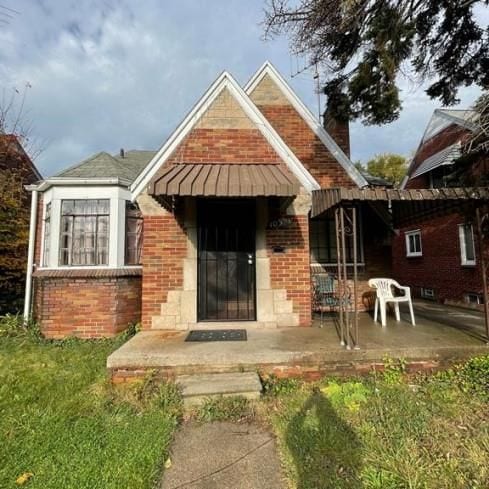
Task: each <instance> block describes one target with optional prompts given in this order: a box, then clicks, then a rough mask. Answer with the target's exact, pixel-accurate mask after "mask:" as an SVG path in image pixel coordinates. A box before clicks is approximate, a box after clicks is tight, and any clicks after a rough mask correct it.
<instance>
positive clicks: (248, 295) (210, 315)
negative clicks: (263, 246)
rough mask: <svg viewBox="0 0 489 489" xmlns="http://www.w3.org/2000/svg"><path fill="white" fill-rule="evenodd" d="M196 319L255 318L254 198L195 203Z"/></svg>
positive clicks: (227, 319)
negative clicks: (196, 244)
mask: <svg viewBox="0 0 489 489" xmlns="http://www.w3.org/2000/svg"><path fill="white" fill-rule="evenodd" d="M198 226H199V236H198V249H199V255H198V256H199V262H198V317H199V321H254V320H255V319H256V299H255V298H256V295H255V202H254V201H252V200H249V201H248V200H232V199H229V200H201V201H199V204H198Z"/></svg>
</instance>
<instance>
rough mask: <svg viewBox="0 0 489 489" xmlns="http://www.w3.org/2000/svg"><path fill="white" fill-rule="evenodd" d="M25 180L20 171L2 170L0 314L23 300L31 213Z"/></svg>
mask: <svg viewBox="0 0 489 489" xmlns="http://www.w3.org/2000/svg"><path fill="white" fill-rule="evenodd" d="M24 183H25V180H24V177H23V176H22V174H21V172H18V171H14V170H11V171H10V170H9V171H7V170H4V171H1V172H0V315H1V314H4V313H6V312H15V311H17V310H19V309H20V307H21V305H22V300H23V291H24V283H25V271H26V262H27V244H28V240H29V217H30V215H29V204H28V199H27V197H28V196H27V195H26V192H25V190H24V188H23V184H24Z"/></svg>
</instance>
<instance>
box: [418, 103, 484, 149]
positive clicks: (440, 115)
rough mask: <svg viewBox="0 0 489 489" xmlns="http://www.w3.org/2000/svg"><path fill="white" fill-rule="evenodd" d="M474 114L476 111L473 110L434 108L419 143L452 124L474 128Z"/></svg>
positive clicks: (475, 125)
mask: <svg viewBox="0 0 489 489" xmlns="http://www.w3.org/2000/svg"><path fill="white" fill-rule="evenodd" d="M476 115H477V113H476V112H475V111H474V110H465V109H464V110H458V109H435V111H434V112H433V115H432V116H431V119H430V121H429V122H428V125H427V126H426V129H425V132H424V134H423V137H422V138H421V144H423V143H424V142H426V141H428V139H431V138H432V137H433V136H436V135H437V134H438V133H440V132H441V131H443V129H446V128H447V127H449V126H451V125H452V124H456V125H458V126H460V127H464V128H465V129H468V130H469V131H474V130H476V129H477V124H476V121H477V119H476Z"/></svg>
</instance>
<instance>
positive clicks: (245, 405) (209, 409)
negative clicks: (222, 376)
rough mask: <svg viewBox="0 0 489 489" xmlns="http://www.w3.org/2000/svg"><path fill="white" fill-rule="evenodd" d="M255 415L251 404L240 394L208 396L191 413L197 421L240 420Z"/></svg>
mask: <svg viewBox="0 0 489 489" xmlns="http://www.w3.org/2000/svg"><path fill="white" fill-rule="evenodd" d="M254 416H255V410H254V407H253V404H252V403H251V402H250V401H249V400H248V399H246V398H245V397H241V396H232V397H216V398H208V399H206V400H205V401H204V403H203V404H202V405H201V406H199V407H198V408H196V410H195V411H194V412H193V413H191V417H193V418H195V419H196V420H197V421H199V422H203V423H210V422H213V421H242V420H245V419H248V420H250V419H252V418H253V417H254Z"/></svg>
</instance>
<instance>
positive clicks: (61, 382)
mask: <svg viewBox="0 0 489 489" xmlns="http://www.w3.org/2000/svg"><path fill="white" fill-rule="evenodd" d="M121 341H122V340H121V339H119V340H110V341H109V340H107V341H76V340H70V341H67V342H58V343H50V342H47V341H41V340H37V339H36V338H35V337H33V336H32V335H25V336H22V335H20V336H19V337H0V461H1V462H0V487H1V488H5V489H7V488H9V487H18V485H17V484H16V479H17V478H18V477H19V476H21V475H22V474H24V473H32V474H33V476H32V478H31V479H30V480H28V482H27V483H26V484H25V487H29V488H32V489H34V488H42V489H50V488H52V489H61V488H63V489H69V488H73V489H75V488H76V489H82V488H87V489H96V488H104V489H107V488H118V489H120V488H131V489H136V488H150V487H154V484H155V481H157V480H158V479H159V478H160V476H161V471H162V464H163V462H164V460H165V458H166V455H167V450H168V445H169V443H170V440H171V438H172V434H173V431H174V429H175V428H176V426H177V422H178V416H179V399H178V393H177V392H176V390H175V388H174V387H172V386H171V385H163V386H156V385H155V384H154V383H153V382H152V381H151V379H148V380H146V381H145V382H143V383H139V384H137V385H136V386H132V387H131V388H123V389H115V388H113V387H111V385H110V383H109V382H108V379H107V373H106V369H105V362H106V359H107V356H108V354H110V352H111V351H113V350H114V349H115V348H116V347H117V346H118V345H119V344H120V343H121Z"/></svg>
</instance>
